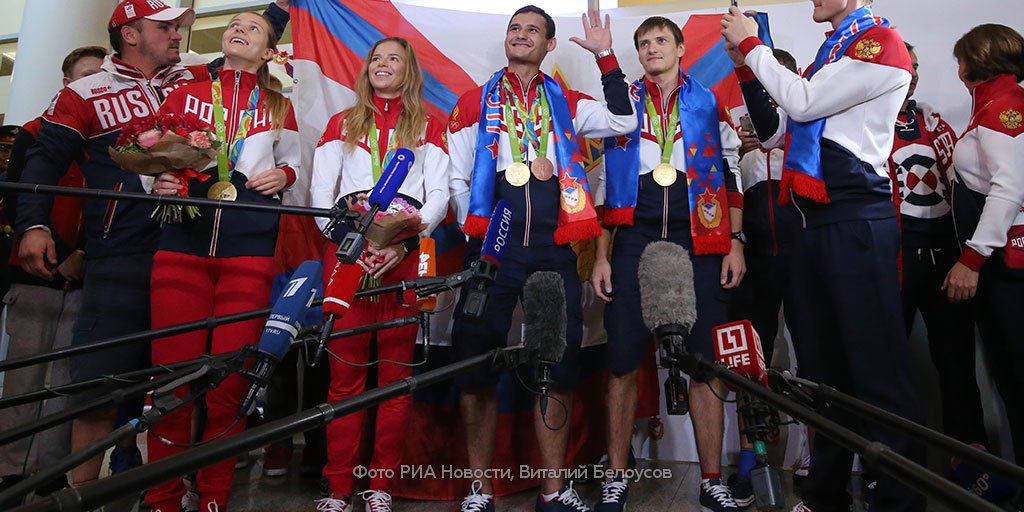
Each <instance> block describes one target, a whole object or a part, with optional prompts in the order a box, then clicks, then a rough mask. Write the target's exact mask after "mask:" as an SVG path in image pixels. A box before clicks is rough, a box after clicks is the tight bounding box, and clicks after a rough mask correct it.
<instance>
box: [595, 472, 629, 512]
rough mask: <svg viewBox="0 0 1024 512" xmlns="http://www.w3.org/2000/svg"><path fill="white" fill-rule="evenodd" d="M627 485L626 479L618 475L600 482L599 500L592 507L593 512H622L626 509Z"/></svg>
mask: <svg viewBox="0 0 1024 512" xmlns="http://www.w3.org/2000/svg"><path fill="white" fill-rule="evenodd" d="M627 495H629V487H628V486H627V484H626V479H624V478H622V477H621V476H620V477H616V478H612V479H610V480H605V481H603V482H601V502H600V503H598V504H597V506H596V507H594V511H595V512H623V511H624V510H626V496H627Z"/></svg>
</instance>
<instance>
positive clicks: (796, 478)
mask: <svg viewBox="0 0 1024 512" xmlns="http://www.w3.org/2000/svg"><path fill="white" fill-rule="evenodd" d="M810 471H811V457H810V456H809V455H804V456H803V457H802V458H801V459H800V464H799V465H798V466H797V467H796V469H794V470H793V489H794V490H798V489H800V484H802V483H803V482H804V479H805V478H807V474H808V473H810Z"/></svg>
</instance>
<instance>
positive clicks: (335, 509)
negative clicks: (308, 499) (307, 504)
mask: <svg viewBox="0 0 1024 512" xmlns="http://www.w3.org/2000/svg"><path fill="white" fill-rule="evenodd" d="M314 503H316V510H317V512H352V504H351V503H349V498H347V497H346V498H342V499H340V500H339V499H337V498H335V497H333V496H328V497H326V498H321V499H319V500H316V501H315V502H314Z"/></svg>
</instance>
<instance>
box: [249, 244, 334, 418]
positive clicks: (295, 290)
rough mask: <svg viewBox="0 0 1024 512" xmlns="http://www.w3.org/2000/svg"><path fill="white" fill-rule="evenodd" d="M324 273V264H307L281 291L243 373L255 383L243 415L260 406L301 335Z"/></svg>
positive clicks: (250, 389) (300, 266) (299, 269)
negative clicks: (279, 366)
mask: <svg viewBox="0 0 1024 512" xmlns="http://www.w3.org/2000/svg"><path fill="white" fill-rule="evenodd" d="M322 274H323V267H322V266H321V265H320V262H318V261H313V260H310V261H306V262H303V263H302V264H301V265H299V268H297V269H296V270H295V273H294V274H292V279H291V280H290V281H288V285H287V286H286V287H285V289H284V290H283V291H282V292H281V297H279V298H278V299H277V302H276V303H274V307H273V309H271V311H270V317H269V318H268V319H267V324H266V326H265V327H264V328H263V334H262V335H261V336H260V341H259V344H258V345H257V346H256V347H255V350H253V352H254V355H253V359H254V361H253V364H252V367H251V369H248V370H243V371H242V374H243V375H244V376H246V377H248V378H249V380H251V381H252V386H251V387H250V388H249V391H248V392H247V393H246V394H245V399H244V400H243V401H242V407H241V408H240V409H239V412H238V414H239V415H241V416H245V415H248V414H249V412H250V411H251V410H252V408H253V407H254V406H255V405H256V399H257V397H258V396H259V393H260V391H262V390H263V389H266V387H267V383H268V382H269V380H270V376H271V374H272V373H273V372H274V367H275V366H277V363H279V362H280V361H281V359H283V358H284V356H285V355H287V354H288V350H289V349H290V348H291V344H292V340H294V339H295V336H296V335H298V333H299V328H300V327H301V326H302V320H303V319H304V318H305V317H306V313H307V312H308V311H309V308H310V307H311V304H312V302H313V300H315V299H316V297H317V294H318V291H319V290H320V282H321V279H322ZM250 348H251V347H250Z"/></svg>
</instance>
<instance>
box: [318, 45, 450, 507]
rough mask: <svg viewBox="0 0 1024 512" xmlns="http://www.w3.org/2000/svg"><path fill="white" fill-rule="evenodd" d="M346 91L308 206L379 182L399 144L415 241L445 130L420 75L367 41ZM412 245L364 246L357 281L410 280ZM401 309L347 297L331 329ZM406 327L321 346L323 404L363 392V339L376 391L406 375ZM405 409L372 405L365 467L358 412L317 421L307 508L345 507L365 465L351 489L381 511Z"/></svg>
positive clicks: (413, 63) (405, 48)
mask: <svg viewBox="0 0 1024 512" xmlns="http://www.w3.org/2000/svg"><path fill="white" fill-rule="evenodd" d="M355 91H356V101H355V105H354V106H353V107H352V108H350V109H348V110H345V111H343V112H340V113H338V114H336V115H335V116H334V117H333V118H331V120H330V121H328V122H327V128H326V130H325V131H324V134H323V136H322V137H321V138H320V142H319V144H318V145H317V148H316V152H315V153H314V155H313V177H312V185H311V190H310V197H311V203H312V205H313V206H314V207H318V208H330V207H331V206H332V205H334V204H335V203H336V202H338V201H342V202H345V201H355V200H356V199H357V197H358V196H359V194H363V193H366V192H367V191H369V190H370V189H371V188H373V186H374V184H375V183H376V182H377V181H378V180H379V179H380V178H381V174H382V172H383V171H382V170H383V169H384V168H386V167H387V164H388V161H389V160H390V158H391V155H392V154H393V150H394V149H396V148H409V149H411V150H412V151H413V152H414V153H415V155H416V158H415V162H414V163H413V165H412V167H411V168H410V169H409V174H408V176H407V177H406V179H405V181H404V182H402V186H401V187H400V188H399V190H398V199H402V200H404V201H405V202H406V203H408V204H410V205H412V206H414V207H416V208H419V213H420V219H421V222H422V223H423V224H425V225H426V227H425V229H424V230H423V231H422V233H421V236H427V235H429V234H430V232H431V231H433V229H434V228H435V227H436V226H437V225H438V224H439V223H440V222H441V220H443V219H444V216H445V213H446V212H447V211H448V197H449V196H448V164H449V159H448V150H447V144H446V139H445V128H446V125H445V123H444V122H443V121H438V120H437V119H435V118H433V117H431V116H429V115H427V113H426V112H425V111H424V106H423V102H422V98H423V72H422V71H421V70H420V66H419V63H418V61H417V59H416V53H415V52H414V51H413V48H412V46H410V45H409V42H408V41H406V40H405V39H402V38H398V37H393V38H388V39H382V40H380V41H378V42H377V43H376V44H374V45H373V47H372V48H371V49H370V51H369V53H368V54H367V56H366V61H365V62H364V63H363V67H362V70H361V71H360V73H359V76H358V77H357V78H356V84H355ZM396 203H397V200H396ZM318 223H319V225H320V229H325V226H326V224H327V223H326V219H318ZM343 229H344V228H342V229H334V230H333V231H332V232H330V233H326V236H328V238H330V239H331V240H332V241H333V242H334V243H329V244H328V247H327V249H326V251H325V253H324V272H325V273H330V272H332V271H333V269H334V267H335V265H336V264H337V258H336V256H335V251H336V250H337V248H338V246H337V245H336V244H337V242H338V241H339V240H340V239H341V237H342V236H344V233H340V232H339V231H342V230H343ZM419 240H420V238H419V237H416V236H413V237H411V238H409V239H407V240H402V241H394V242H392V243H391V244H390V245H387V246H384V247H376V246H374V245H373V244H372V243H371V244H369V245H368V246H367V249H366V252H365V253H364V255H363V257H362V258H360V260H359V264H360V265H362V267H363V270H364V271H365V272H366V274H367V275H369V276H370V277H372V278H376V279H379V280H380V281H381V283H382V284H385V285H387V284H392V283H395V282H398V281H400V280H404V279H415V278H416V276H417V269H418V266H419V265H418V264H419V260H420V258H419V245H420V244H419ZM326 277H327V276H326V275H325V280H326ZM403 302H404V303H405V304H415V303H416V299H415V296H414V295H413V294H412V293H411V292H409V293H408V294H407V295H406V297H405V300H404V301H403ZM410 313H412V310H410V309H408V308H407V307H405V306H403V305H402V304H401V303H399V301H398V300H397V299H396V296H395V295H394V294H388V295H384V296H381V297H378V298H376V299H375V300H373V299H357V300H355V301H353V303H352V306H351V308H350V309H349V310H348V313H347V314H346V315H345V316H344V318H342V319H340V320H338V322H337V323H335V325H334V328H335V329H347V328H351V327H355V326H360V325H365V324H369V323H373V322H382V321H386V320H391V319H394V318H399V317H404V316H408V315H409V314H410ZM416 330H417V327H416V326H415V325H410V326H406V327H400V328H397V329H387V330H384V331H380V332H378V333H376V335H375V336H371V335H370V334H366V335H362V336H355V337H349V338H345V339H339V340H335V341H333V342H328V344H327V348H328V350H329V351H330V357H328V360H329V361H330V367H331V386H330V389H329V390H328V392H327V399H328V401H336V400H342V399H344V398H348V397H351V396H353V395H356V394H358V393H361V392H362V391H363V390H364V389H365V388H366V375H367V368H366V367H367V365H368V364H373V363H371V361H369V356H370V345H371V343H372V341H373V338H376V346H377V351H376V352H377V356H376V358H377V359H378V360H380V362H379V363H378V364H377V366H376V368H377V386H378V387H380V386H385V385H387V384H391V383H392V382H395V381H398V380H401V379H404V378H407V377H410V376H412V366H411V363H412V362H413V348H414V347H415V344H416ZM411 405H412V400H411V398H410V397H409V396H405V397H399V398H395V399H392V400H389V401H387V402H385V403H383V404H381V405H380V407H379V408H378V410H377V415H376V426H375V430H376V433H375V435H374V448H373V455H372V458H371V460H370V461H369V462H368V464H367V463H366V461H362V460H360V458H359V454H360V443H361V442H360V439H361V437H362V436H361V434H362V432H363V414H362V413H357V414H351V415H348V416H345V417H343V418H339V419H337V420H335V421H332V422H331V423H330V424H328V425H327V466H326V467H324V471H323V475H324V478H325V479H326V480H327V484H328V486H329V487H330V493H331V494H330V496H328V497H327V498H324V499H322V500H319V501H318V504H317V510H319V511H322V512H342V511H346V512H347V511H350V510H352V499H353V494H354V491H355V488H354V485H355V480H354V478H353V470H354V468H355V467H356V466H357V465H361V464H365V465H366V466H367V467H369V468H370V472H371V474H372V475H374V476H373V478H371V479H370V489H369V490H367V491H364V492H362V493H360V495H361V497H362V498H363V501H364V502H365V504H366V510H372V511H374V512H386V511H389V510H391V496H390V495H389V494H388V490H390V487H391V482H390V480H389V479H388V478H387V477H386V475H387V474H389V473H395V472H396V469H397V468H398V466H399V464H400V463H401V456H402V447H403V446H404V441H403V439H404V437H405V436H406V428H407V424H406V418H407V415H408V412H409V408H410V406H411Z"/></svg>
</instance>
